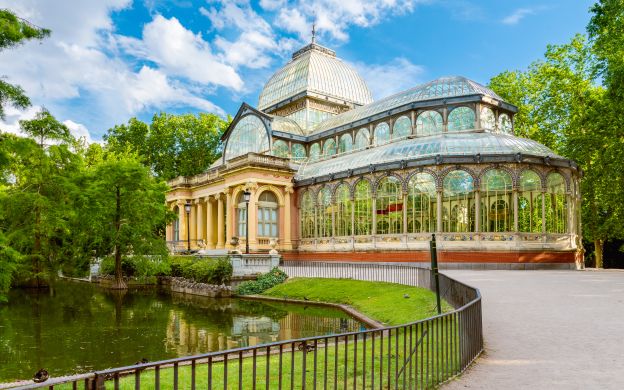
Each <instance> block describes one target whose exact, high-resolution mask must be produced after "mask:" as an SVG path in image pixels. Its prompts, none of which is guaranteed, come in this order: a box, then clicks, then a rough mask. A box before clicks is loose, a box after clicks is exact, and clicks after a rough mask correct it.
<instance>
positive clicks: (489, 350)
mask: <svg viewBox="0 0 624 390" xmlns="http://www.w3.org/2000/svg"><path fill="white" fill-rule="evenodd" d="M443 272H444V273H446V274H447V275H449V276H451V277H453V278H456V279H457V280H460V281H464V282H466V283H468V284H470V285H472V286H474V287H477V288H479V289H480V290H481V294H482V296H483V316H484V332H485V354H484V355H482V357H480V358H479V359H477V361H476V364H473V366H472V367H471V368H469V369H468V371H467V372H465V373H464V375H462V376H461V377H460V378H459V379H457V380H454V381H452V382H451V383H449V384H448V385H446V386H444V387H443V388H444V389H466V388H468V389H497V390H499V389H583V390H585V389H624V272H623V271H615V270H613V271H584V272H583V271H450V270H449V271H443Z"/></svg>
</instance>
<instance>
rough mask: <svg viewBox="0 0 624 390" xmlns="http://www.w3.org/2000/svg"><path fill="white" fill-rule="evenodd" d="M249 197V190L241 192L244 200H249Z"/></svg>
mask: <svg viewBox="0 0 624 390" xmlns="http://www.w3.org/2000/svg"><path fill="white" fill-rule="evenodd" d="M249 199H251V192H249V191H245V192H243V200H244V201H245V202H249Z"/></svg>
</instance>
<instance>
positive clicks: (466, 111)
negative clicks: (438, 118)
mask: <svg viewBox="0 0 624 390" xmlns="http://www.w3.org/2000/svg"><path fill="white" fill-rule="evenodd" d="M474 125H475V113H474V111H473V110H472V108H470V107H457V108H455V109H453V111H451V113H450V114H449V117H448V131H461V130H471V129H474Z"/></svg>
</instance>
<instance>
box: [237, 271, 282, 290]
mask: <svg viewBox="0 0 624 390" xmlns="http://www.w3.org/2000/svg"><path fill="white" fill-rule="evenodd" d="M287 278H288V275H286V273H285V272H284V271H282V270H281V269H279V268H277V267H275V268H273V269H272V270H271V271H269V272H268V273H266V274H262V275H260V276H258V279H257V280H251V281H248V282H243V283H241V284H240V285H239V286H238V288H237V289H236V293H237V294H239V295H251V294H260V293H262V292H264V291H266V290H268V289H270V288H271V287H274V286H277V285H278V284H280V283H283V282H284V281H285V280H286V279H287Z"/></svg>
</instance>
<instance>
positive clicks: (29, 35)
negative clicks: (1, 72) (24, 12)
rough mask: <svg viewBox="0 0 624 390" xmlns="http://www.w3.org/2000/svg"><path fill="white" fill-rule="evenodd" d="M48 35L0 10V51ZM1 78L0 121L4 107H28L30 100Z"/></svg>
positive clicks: (9, 12)
mask: <svg viewBox="0 0 624 390" xmlns="http://www.w3.org/2000/svg"><path fill="white" fill-rule="evenodd" d="M49 35H50V30H47V29H45V28H40V27H37V26H34V25H32V24H31V23H29V22H28V21H26V20H24V19H21V18H19V17H17V16H16V15H15V14H14V13H12V12H11V11H9V10H6V9H3V10H0V50H3V49H7V48H11V47H15V46H17V45H19V44H21V43H24V42H25V41H28V40H31V39H43V38H45V37H47V36H49ZM2 78H3V77H0V119H4V115H5V113H4V107H5V106H6V105H12V106H14V107H17V108H26V107H28V106H29V105H30V99H28V97H27V96H26V95H25V94H24V90H23V89H22V88H20V87H19V86H16V85H11V84H9V83H7V82H6V81H4V80H2Z"/></svg>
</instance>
